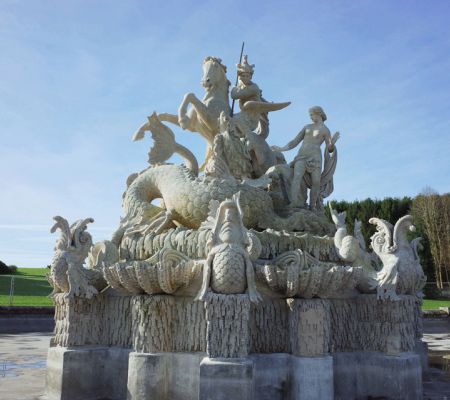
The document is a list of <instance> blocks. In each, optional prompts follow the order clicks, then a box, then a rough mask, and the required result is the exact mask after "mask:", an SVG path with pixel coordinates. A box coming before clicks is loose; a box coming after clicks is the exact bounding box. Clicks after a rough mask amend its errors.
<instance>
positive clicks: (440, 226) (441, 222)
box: [412, 187, 450, 289]
mask: <svg viewBox="0 0 450 400" xmlns="http://www.w3.org/2000/svg"><path fill="white" fill-rule="evenodd" d="M412 211H413V214H414V216H415V218H416V220H417V223H419V224H421V225H422V227H423V230H424V232H425V234H426V235H427V237H428V240H429V243H430V250H431V255H432V257H433V262H434V267H435V274H436V284H437V287H438V288H439V289H443V288H444V282H449V275H450V193H447V194H443V195H439V194H438V193H437V192H436V191H434V190H433V189H431V188H428V187H427V188H425V189H424V190H423V191H422V193H421V194H420V195H419V196H417V197H416V198H415V199H414V201H413V207H412Z"/></svg>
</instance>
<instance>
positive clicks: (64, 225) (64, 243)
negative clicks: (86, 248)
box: [50, 215, 72, 250]
mask: <svg viewBox="0 0 450 400" xmlns="http://www.w3.org/2000/svg"><path fill="white" fill-rule="evenodd" d="M53 219H54V220H55V221H56V223H55V224H54V225H53V226H52V228H51V229H50V233H55V232H56V230H57V229H59V230H60V231H61V237H60V238H59V239H58V240H57V241H56V245H55V250H67V248H68V247H69V246H70V242H71V236H72V235H71V234H70V227H69V223H68V222H67V219H65V218H63V217H60V216H59V215H57V216H56V217H53Z"/></svg>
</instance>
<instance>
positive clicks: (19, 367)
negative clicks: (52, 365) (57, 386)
mask: <svg viewBox="0 0 450 400" xmlns="http://www.w3.org/2000/svg"><path fill="white" fill-rule="evenodd" d="M51 337H52V334H51V333H21V334H1V335H0V399H2V400H42V399H43V395H44V387H45V367H46V358H47V349H48V348H49V345H50V338H51Z"/></svg>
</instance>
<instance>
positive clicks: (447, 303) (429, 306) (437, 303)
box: [422, 299, 450, 310]
mask: <svg viewBox="0 0 450 400" xmlns="http://www.w3.org/2000/svg"><path fill="white" fill-rule="evenodd" d="M439 307H450V300H427V299H425V300H424V301H423V305H422V310H438V309H439Z"/></svg>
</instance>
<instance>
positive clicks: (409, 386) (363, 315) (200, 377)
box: [47, 293, 424, 400]
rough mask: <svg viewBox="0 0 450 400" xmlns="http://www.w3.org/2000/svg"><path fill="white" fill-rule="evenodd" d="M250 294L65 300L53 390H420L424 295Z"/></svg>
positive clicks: (90, 393)
mask: <svg viewBox="0 0 450 400" xmlns="http://www.w3.org/2000/svg"><path fill="white" fill-rule="evenodd" d="M246 301H247V300H246V296H245V295H230V296H222V295H214V296H213V297H210V298H208V300H207V301H206V302H205V303H202V302H194V301H193V300H192V298H188V297H174V296H168V295H155V296H148V295H132V296H121V295H117V294H114V293H112V295H107V294H103V295H99V296H97V297H95V298H94V299H91V300H81V299H74V300H69V299H64V298H61V299H60V302H59V303H57V305H56V334H55V338H54V341H53V342H54V344H55V345H56V347H53V348H51V349H50V350H49V357H48V360H49V367H48V376H47V392H48V394H49V399H50V400H57V399H58V400H59V399H70V400H77V399H83V400H97V399H98V398H102V397H104V398H108V399H113V400H125V399H126V398H127V393H128V399H129V400H139V399H152V398H160V399H171V400H188V399H198V398H199V396H200V398H201V399H207V398H209V397H207V396H210V393H216V394H215V397H214V398H215V399H219V398H220V396H221V395H222V394H221V393H225V394H228V396H229V395H230V393H234V392H233V390H238V389H232V388H233V387H234V388H239V390H238V392H237V393H238V395H239V396H241V397H232V398H236V399H241V398H242V399H255V400H269V399H270V400H297V399H332V398H333V397H334V398H342V399H344V398H345V399H347V398H358V397H364V396H365V397H367V396H386V397H393V398H396V396H397V395H398V394H399V393H407V394H408V398H411V399H419V398H421V390H422V389H421V372H422V366H421V361H422V362H423V359H424V357H423V354H422V357H419V355H417V352H418V350H417V349H418V345H417V343H418V341H419V340H420V323H419V321H420V318H419V315H420V314H419V313H420V310H419V306H418V303H417V302H416V300H415V299H414V298H413V297H411V296H402V298H401V300H399V301H397V302H391V303H389V304H388V303H386V302H378V301H377V300H376V298H375V296H373V295H361V296H358V297H356V298H353V299H336V300H331V299H329V300H321V299H268V298H266V299H265V300H264V302H263V303H261V304H259V305H257V306H255V305H252V304H250V303H248V301H247V302H246ZM120 310H124V311H126V312H121V311H120ZM65 344H66V345H65ZM67 344H70V346H71V347H70V348H67ZM422 350H423V349H422ZM422 350H421V351H420V352H421V353H423V351H422ZM223 356H225V357H223ZM231 356H234V357H231ZM236 356H239V357H236ZM374 374H376V377H374ZM225 388H228V389H227V390H228V391H226V390H225ZM202 396H203V397H202ZM205 396H206V397H205ZM233 396H235V395H234V394H233ZM236 396H237V395H236ZM227 398H230V397H227Z"/></svg>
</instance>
